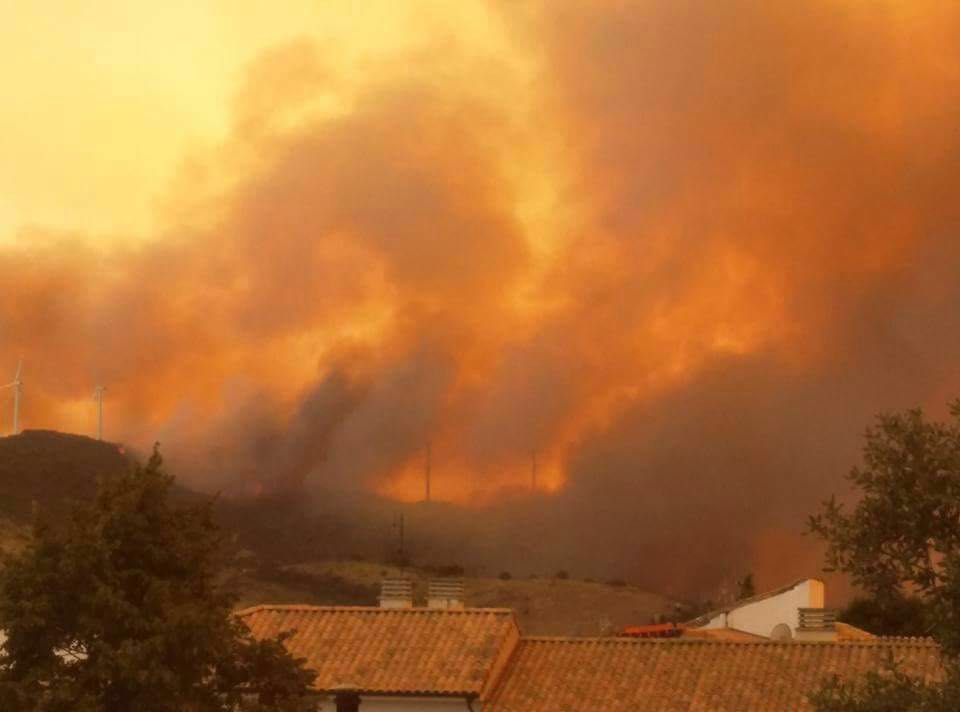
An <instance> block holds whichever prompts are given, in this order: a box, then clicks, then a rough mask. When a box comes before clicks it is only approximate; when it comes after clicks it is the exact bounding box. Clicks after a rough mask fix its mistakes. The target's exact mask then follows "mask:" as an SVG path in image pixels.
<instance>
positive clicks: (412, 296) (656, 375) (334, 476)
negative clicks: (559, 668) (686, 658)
mask: <svg viewBox="0 0 960 712" xmlns="http://www.w3.org/2000/svg"><path fill="white" fill-rule="evenodd" d="M481 4H482V5H483V7H484V12H485V13H487V14H486V15H484V16H485V17H486V18H487V20H486V21H487V22H488V23H489V26H488V27H487V28H486V29H485V32H486V34H485V35H484V36H485V37H487V36H488V35H489V36H490V37H493V38H494V39H489V37H488V39H487V40H485V41H484V42H483V43H481V44H477V43H476V42H474V41H473V40H471V41H468V40H467V39H465V37H464V36H463V33H462V32H460V31H459V30H450V29H449V27H448V26H446V25H444V27H448V29H445V30H443V31H441V30H438V31H437V33H436V35H435V36H430V37H429V40H428V41H423V42H420V43H418V44H416V45H415V46H413V47H409V46H403V47H401V48H398V49H396V50H395V51H394V52H392V53H391V54H385V55H380V56H378V57H377V58H376V60H373V59H371V60H369V61H358V62H355V63H352V64H350V65H349V66H344V65H343V63H342V62H338V61H337V58H336V57H335V56H333V55H332V52H331V50H330V49H329V48H328V47H326V46H325V45H324V43H322V42H319V41H317V40H316V39H314V38H312V37H310V36H308V35H306V36H303V37H300V38H291V39H289V40H287V41H282V42H279V43H275V44H274V46H271V47H269V48H267V49H265V50H264V51H263V52H261V53H260V54H259V56H257V58H256V59H255V60H253V61H252V62H251V63H250V64H249V65H248V66H247V67H246V69H245V70H244V72H243V73H242V75H241V76H240V77H239V78H238V82H237V85H236V87H235V91H234V92H233V94H232V99H231V100H230V106H229V110H228V111H227V114H228V115H229V116H230V120H229V130H228V132H227V137H226V138H225V139H224V140H223V141H222V142H221V143H220V144H219V145H217V146H215V147H208V148H207V149H204V150H197V151H195V152H192V153H191V154H190V155H188V156H187V157H185V159H184V161H183V164H182V168H181V170H180V171H179V172H178V174H177V176H176V179H175V180H174V181H173V182H172V184H171V185H170V186H169V188H168V189H167V190H166V191H165V192H164V194H163V196H162V200H161V201H160V204H161V206H162V209H161V217H160V219H159V227H158V228H157V229H156V231H155V232H154V233H151V234H150V235H149V236H147V237H142V236H139V235H137V236H132V237H131V239H129V240H117V239H111V240H108V241H102V240H97V239H95V236H91V237H88V238H84V237H83V236H79V235H78V234H77V233H71V232H70V231H68V230H64V229H62V228H59V229H49V228H44V227H43V226H42V225H39V226H37V225H34V226H25V227H23V228H21V229H20V230H19V232H18V234H17V235H16V237H15V239H14V240H12V241H11V242H9V243H7V245H6V246H0V284H3V286H4V295H5V297H6V298H5V299H4V300H3V301H2V302H0V356H2V363H0V368H2V369H8V370H10V371H11V373H12V370H13V368H14V367H15V364H16V360H17V358H19V357H21V356H22V357H23V358H24V361H25V368H24V381H25V384H26V385H25V389H24V405H23V411H22V415H23V421H24V423H25V424H26V426H27V427H56V428H63V429H74V430H83V429H87V430H90V429H91V428H92V425H91V423H92V404H91V401H90V394H91V392H92V389H93V386H94V385H98V384H102V385H105V386H106V387H107V388H108V391H107V395H106V401H105V413H106V430H107V434H108V436H110V437H112V438H115V439H119V440H124V441H128V442H130V443H133V444H138V445H141V446H142V445H145V444H147V443H149V442H152V441H153V440H160V441H161V442H163V443H165V446H166V448H167V452H168V453H169V454H170V455H171V461H172V462H173V463H174V465H175V467H176V468H177V469H178V471H179V474H181V476H183V477H185V478H186V479H188V481H190V482H191V483H192V484H194V486H200V487H206V488H209V489H226V490H228V491H240V492H256V491H261V490H263V489H269V488H289V487H294V488H300V487H303V488H305V489H306V490H307V491H308V492H312V493H315V494H317V496H321V493H322V496H325V497H330V496H334V497H335V496H337V493H341V494H351V495H355V494H356V493H358V492H360V493H372V494H375V495H377V496H383V497H388V498H395V499H399V500H404V501H415V500H417V499H419V498H420V497H421V496H422V493H423V487H424V485H423V470H424V459H425V450H426V448H427V446H428V445H429V447H430V450H431V456H432V475H433V481H432V494H433V496H434V497H435V498H436V499H438V500H442V501H446V502H450V503H453V504H456V505H462V506H466V507H469V508H471V509H472V510H474V511H475V515H476V516H477V517H478V518H479V519H478V521H481V522H483V523H484V526H485V527H487V530H484V529H483V527H481V528H480V529H479V530H478V531H477V536H484V537H486V538H487V539H489V541H488V542H486V543H485V544H484V547H489V546H491V544H490V543H489V542H500V544H499V545H500V546H502V547H503V549H504V550H505V549H508V548H510V547H511V546H513V545H515V544H517V543H519V542H522V546H521V549H520V550H518V552H521V551H522V554H521V553H518V552H514V553H513V554H511V556H521V555H522V556H523V557H533V558H534V559H536V558H537V557H540V559H542V560H544V561H551V562H553V561H557V562H561V563H562V562H565V561H572V562H583V566H582V568H583V569H584V570H589V571H590V572H603V571H611V572H613V571H616V572H622V574H623V575H625V576H631V577H634V578H640V579H644V580H649V579H651V578H652V577H659V578H661V579H671V580H673V581H679V582H683V585H687V584H689V585H701V584H703V583H705V582H711V581H712V582H715V581H718V580H721V579H723V578H724V577H729V576H730V575H731V572H734V573H736V572H737V571H735V570H740V569H746V568H752V569H754V570H757V571H759V572H761V575H762V577H766V578H767V579H768V580H769V582H770V583H778V581H777V580H776V578H777V577H783V576H787V575H794V574H797V575H800V574H812V573H815V571H811V570H810V569H811V567H815V566H817V565H818V563H819V562H818V560H817V557H816V554H815V551H814V549H815V547H813V546H812V545H811V543H810V542H809V541H807V540H804V539H802V538H801V537H800V531H801V530H802V528H803V519H804V517H805V515H806V514H808V513H809V512H810V511H811V510H812V509H813V508H815V507H816V506H817V503H818V502H819V501H820V500H821V499H823V498H825V497H828V496H829V495H830V494H831V493H833V492H841V493H842V492H843V491H844V485H843V479H842V477H843V474H844V473H845V472H846V471H847V470H848V469H849V467H850V466H851V465H852V464H854V462H855V460H856V457H857V450H858V447H859V439H860V435H861V433H862V431H863V429H864V427H866V426H867V425H868V424H869V423H870V420H871V418H872V416H873V415H874V414H875V413H877V412H880V411H885V410H891V409H900V408H904V407H911V406H915V405H923V406H926V407H930V408H933V409H935V412H938V411H936V409H938V408H942V406H943V404H944V403H945V402H946V401H948V400H950V399H952V398H953V397H954V396H957V395H960V378H958V375H957V369H956V367H955V365H954V364H955V363H957V361H958V356H960V330H958V329H957V326H958V324H957V322H958V320H960V317H958V314H960V311H958V309H957V306H958V302H960V300H958V297H960V293H958V291H960V283H958V281H957V274H958V268H960V239H958V228H960V200H958V199H957V196H956V191H957V188H956V186H957V185H958V178H960V176H958V173H960V135H958V134H957V132H956V128H955V127H956V119H957V111H958V107H960V54H958V51H957V49H956V48H957V47H960V9H955V8H951V7H947V6H945V5H944V4H942V3H938V2H933V1H932V0H929V1H927V0H920V1H919V2H918V1H916V0H911V2H909V3H908V2H894V1H891V2H876V3H874V2H871V3H868V2H862V1H860V0H815V1H813V2H809V3H803V4H802V6H801V4H797V3H786V2H783V3H781V2H769V0H767V1H765V2H761V1H760V0H733V1H731V2H725V3H710V2H676V1H675V0H647V1H646V2H638V3H616V2H607V1H603V0H596V1H595V2H574V1H573V0H569V1H568V0H559V1H558V0H552V1H551V2H523V3H514V2H493V1H491V2H488V3H481ZM441 24H442V23H439V24H438V26H440V25H441ZM455 24H456V23H452V26H455ZM117 200H118V201H122V200H123V195H122V194H118V196H117ZM0 244H2V243H0ZM0 375H2V372H0ZM0 380H3V379H2V378H0ZM2 397H3V398H5V397H6V396H5V395H4V396H2ZM3 403H5V401H4V402H0V406H3V407H4V408H5V407H6V406H4V405H3ZM534 457H536V461H537V475H536V477H537V491H536V496H535V497H533V498H531V497H530V487H531V479H532V472H531V470H532V461H533V459H534ZM475 545H476V543H474V544H470V543H469V542H465V543H464V546H475ZM811 552H814V553H811ZM520 560H522V559H520ZM651 572H653V573H651ZM600 575H603V574H602V573H601V574H600ZM678 585H679V584H678Z"/></svg>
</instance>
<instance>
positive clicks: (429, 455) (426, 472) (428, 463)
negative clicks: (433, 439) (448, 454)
mask: <svg viewBox="0 0 960 712" xmlns="http://www.w3.org/2000/svg"><path fill="white" fill-rule="evenodd" d="M425 455H426V458H425V461H424V468H423V476H424V482H423V484H424V494H425V495H426V499H425V500H424V501H426V502H429V501H430V469H431V468H432V467H433V448H432V447H431V446H430V441H429V440H427V449H426V453H425Z"/></svg>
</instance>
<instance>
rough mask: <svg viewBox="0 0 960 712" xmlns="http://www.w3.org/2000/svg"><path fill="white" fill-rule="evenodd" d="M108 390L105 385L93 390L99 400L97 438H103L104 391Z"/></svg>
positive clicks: (94, 395)
mask: <svg viewBox="0 0 960 712" xmlns="http://www.w3.org/2000/svg"><path fill="white" fill-rule="evenodd" d="M105 390H107V389H106V388H104V387H103V386H97V387H96V388H95V389H94V390H93V398H94V400H96V401H97V440H103V392H104V391H105Z"/></svg>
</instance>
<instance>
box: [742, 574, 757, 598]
mask: <svg viewBox="0 0 960 712" xmlns="http://www.w3.org/2000/svg"><path fill="white" fill-rule="evenodd" d="M756 595H757V587H756V586H755V585H754V583H753V573H748V574H745V575H744V577H743V578H742V579H738V580H737V600H738V601H742V600H744V599H746V598H753V597H754V596H756Z"/></svg>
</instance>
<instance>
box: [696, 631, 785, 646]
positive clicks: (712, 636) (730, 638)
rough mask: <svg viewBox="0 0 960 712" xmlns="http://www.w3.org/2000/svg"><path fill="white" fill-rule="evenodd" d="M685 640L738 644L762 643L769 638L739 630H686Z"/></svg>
mask: <svg viewBox="0 0 960 712" xmlns="http://www.w3.org/2000/svg"><path fill="white" fill-rule="evenodd" d="M683 637H684V638H700V639H703V640H725V641H727V642H737V643H761V642H764V641H766V640H770V639H769V638H764V637H763V636H762V635H754V634H753V633H747V632H746V631H744V630H738V629H737V628H684V629H683Z"/></svg>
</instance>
